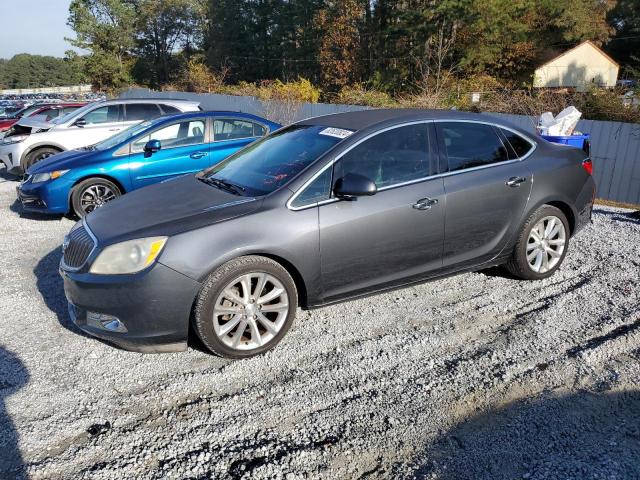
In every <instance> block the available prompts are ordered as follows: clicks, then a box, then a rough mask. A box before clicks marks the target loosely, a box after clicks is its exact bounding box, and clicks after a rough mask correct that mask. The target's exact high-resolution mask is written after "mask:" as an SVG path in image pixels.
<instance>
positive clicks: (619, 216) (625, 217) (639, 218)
mask: <svg viewBox="0 0 640 480" xmlns="http://www.w3.org/2000/svg"><path fill="white" fill-rule="evenodd" d="M593 211H594V212H597V213H599V214H600V215H604V216H605V217H607V218H610V219H611V220H613V221H616V222H628V223H635V224H636V225H640V210H632V211H626V212H619V211H611V210H602V209H594V210H593Z"/></svg>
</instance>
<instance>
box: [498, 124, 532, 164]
mask: <svg viewBox="0 0 640 480" xmlns="http://www.w3.org/2000/svg"><path fill="white" fill-rule="evenodd" d="M500 132H501V133H502V135H504V138H505V139H506V141H507V146H508V147H510V148H509V150H510V152H509V158H514V159H515V158H521V157H524V156H525V155H526V154H527V153H529V152H530V151H531V150H532V149H533V145H531V142H529V141H528V140H526V139H524V138H522V137H521V136H520V135H518V134H517V133H514V132H512V131H510V130H506V129H504V128H501V129H500Z"/></svg>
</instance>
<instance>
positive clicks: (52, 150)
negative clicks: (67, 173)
mask: <svg viewBox="0 0 640 480" xmlns="http://www.w3.org/2000/svg"><path fill="white" fill-rule="evenodd" d="M44 152H48V153H51V155H50V156H52V155H55V154H57V153H60V150H56V149H55V148H46V147H45V148H38V149H36V150H34V151H33V152H31V153H29V155H27V159H26V160H27V161H26V162H25V163H26V165H25V167H26V168H25V171H26V170H27V169H28V168H29V167H32V166H33V165H35V164H36V163H38V162H37V161H36V159H35V157H37V156H38V155H40V154H42V153H44ZM42 160H45V159H42ZM42 160H39V161H42Z"/></svg>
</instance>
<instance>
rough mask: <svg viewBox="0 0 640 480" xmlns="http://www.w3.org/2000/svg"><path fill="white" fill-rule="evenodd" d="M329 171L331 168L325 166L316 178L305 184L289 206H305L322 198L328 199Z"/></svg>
mask: <svg viewBox="0 0 640 480" xmlns="http://www.w3.org/2000/svg"><path fill="white" fill-rule="evenodd" d="M331 173H332V169H331V168H326V169H325V170H324V172H322V173H321V174H320V175H318V176H317V177H316V179H315V180H314V181H313V182H311V183H310V184H309V185H307V187H306V188H305V189H304V191H303V192H302V193H300V195H298V196H297V197H296V198H295V199H294V200H293V202H291V206H292V207H294V208H296V207H306V206H309V205H313V204H314V203H317V202H321V201H323V200H328V199H329V197H330V196H331Z"/></svg>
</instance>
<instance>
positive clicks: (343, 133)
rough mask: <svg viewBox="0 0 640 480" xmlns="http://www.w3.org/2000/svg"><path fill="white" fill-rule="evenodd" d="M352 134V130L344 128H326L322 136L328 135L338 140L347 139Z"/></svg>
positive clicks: (321, 133)
mask: <svg viewBox="0 0 640 480" xmlns="http://www.w3.org/2000/svg"><path fill="white" fill-rule="evenodd" d="M352 134H353V132H352V131H351V130H345V129H343V128H334V127H329V128H325V129H324V130H322V131H321V132H320V135H328V136H329V137H336V138H347V137H348V136H350V135H352Z"/></svg>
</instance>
